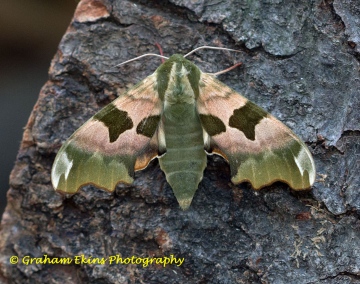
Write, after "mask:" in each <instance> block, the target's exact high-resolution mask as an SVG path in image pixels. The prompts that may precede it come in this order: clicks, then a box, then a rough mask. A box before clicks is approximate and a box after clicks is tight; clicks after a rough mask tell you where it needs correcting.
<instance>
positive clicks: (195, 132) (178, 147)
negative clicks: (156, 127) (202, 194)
mask: <svg viewBox="0 0 360 284" xmlns="http://www.w3.org/2000/svg"><path fill="white" fill-rule="evenodd" d="M184 107H185V109H184ZM180 109H181V110H180ZM179 111H181V112H182V113H183V115H181V116H178V114H179ZM163 127H164V133H165V141H166V154H165V155H164V156H162V157H161V158H160V159H159V162H160V167H161V169H162V170H163V171H164V173H165V175H166V180H167V181H168V183H169V184H170V186H171V187H172V189H173V191H174V194H175V196H176V199H177V200H178V202H179V204H180V206H181V208H182V209H184V210H185V209H187V208H188V207H189V206H190V203H191V200H192V198H193V196H194V194H195V191H196V189H197V188H198V185H199V183H200V181H201V180H202V177H203V172H204V169H205V167H206V161H207V158H206V153H205V151H204V141H203V130H202V127H201V124H200V120H199V117H198V115H197V113H196V111H195V108H194V105H192V104H183V105H182V107H181V108H180V107H179V105H175V106H171V107H168V108H167V109H166V110H165V112H164V116H163Z"/></svg>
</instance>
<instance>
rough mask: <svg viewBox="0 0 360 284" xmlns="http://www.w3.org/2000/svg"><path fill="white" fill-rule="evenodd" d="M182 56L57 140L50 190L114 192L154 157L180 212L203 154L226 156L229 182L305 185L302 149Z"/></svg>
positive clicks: (311, 173) (307, 162)
mask: <svg viewBox="0 0 360 284" xmlns="http://www.w3.org/2000/svg"><path fill="white" fill-rule="evenodd" d="M202 48H206V47H202ZM208 48H212V47H208ZM194 51H195V50H194ZM194 51H193V52H194ZM191 53H192V52H191ZM189 54H190V53H189ZM189 54H187V55H189ZM187 55H185V56H182V55H179V54H175V55H172V56H171V57H170V58H168V59H167V60H166V61H165V62H164V63H163V64H161V65H160V67H158V68H157V69H156V71H155V72H154V73H153V74H152V75H150V76H148V77H147V78H145V79H144V80H142V81H141V82H139V83H138V84H137V85H136V86H134V87H133V88H131V89H129V90H128V91H127V92H126V93H124V94H123V95H121V96H119V97H118V98H117V99H115V100H114V101H113V102H112V103H110V104H109V105H107V106H106V107H104V108H103V109H102V110H100V111H99V112H98V113H96V114H95V115H94V116H93V117H92V118H90V119H89V120H88V121H87V122H86V123H85V124H84V125H83V126H81V127H80V128H79V129H78V130H77V131H76V132H75V133H74V134H73V135H72V136H71V137H70V138H69V139H68V140H67V141H66V142H65V143H64V144H63V146H62V147H61V149H60V150H59V152H58V154H57V156H56V158H55V161H54V164H53V167H52V172H51V178H52V183H53V186H54V188H55V190H58V191H61V192H64V193H71V194H73V193H75V192H77V191H78V190H79V188H80V187H82V186H83V185H86V184H93V185H95V186H97V187H100V188H103V189H105V190H108V191H114V190H115V187H116V185H117V184H118V183H119V182H121V183H127V184H130V183H132V182H133V180H134V177H133V176H134V172H135V171H139V170H142V169H144V168H146V167H147V165H148V164H149V162H150V161H151V160H152V159H154V158H155V157H157V158H158V159H159V164H160V168H161V169H162V170H163V172H164V173H165V175H166V180H167V182H168V183H169V184H170V186H171V188H172V189H173V192H174V194H175V197H176V199H177V201H178V203H179V205H180V207H181V208H182V209H183V210H185V209H187V208H188V207H189V206H190V203H191V201H192V199H193V197H194V194H195V191H196V190H197V188H198V185H199V183H200V181H201V180H202V178H203V172H204V169H205V167H206V164H207V155H209V154H216V155H220V156H221V157H223V158H225V159H226V160H227V161H228V163H229V164H230V170H231V181H232V182H233V183H234V184H238V183H241V182H244V181H247V182H250V183H251V185H252V187H253V188H254V189H260V188H262V187H264V186H267V185H270V184H272V183H273V182H275V181H282V182H285V183H286V184H288V185H289V186H290V187H291V188H293V189H294V190H301V189H307V188H309V187H311V185H312V184H313V183H314V180H315V164H314V161H313V158H312V156H311V154H310V151H309V150H308V148H307V146H306V145H305V144H304V143H303V142H302V141H301V140H300V139H299V138H298V137H297V136H296V135H295V134H294V133H293V132H292V131H291V130H290V129H289V128H288V127H286V126H285V125H284V124H283V123H281V122H280V121H279V120H277V119H276V118H274V117H273V116H272V115H270V114H269V113H267V112H266V111H265V110H263V109H262V108H260V107H259V106H257V105H256V104H254V103H252V102H251V101H249V100H248V99H246V98H245V97H243V96H241V95H240V94H238V93H237V92H236V91H234V90H233V89H231V88H229V87H228V86H226V85H224V84H223V83H221V82H220V81H218V80H217V79H216V78H215V76H214V75H212V74H208V73H204V72H202V71H200V69H199V68H198V67H197V66H196V65H195V64H193V63H192V62H190V61H189V60H187V59H185V57H186V56H187Z"/></svg>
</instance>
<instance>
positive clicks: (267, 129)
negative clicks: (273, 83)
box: [197, 73, 315, 190]
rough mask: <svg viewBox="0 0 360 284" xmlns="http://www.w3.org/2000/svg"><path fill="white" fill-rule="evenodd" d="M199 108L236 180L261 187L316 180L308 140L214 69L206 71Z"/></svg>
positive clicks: (214, 144) (214, 145)
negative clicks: (222, 79)
mask: <svg viewBox="0 0 360 284" xmlns="http://www.w3.org/2000/svg"><path fill="white" fill-rule="evenodd" d="M200 81H201V83H200V95H199V99H198V101H197V109H198V112H199V116H200V119H201V122H202V125H203V127H204V130H205V132H206V133H207V134H208V135H209V136H210V137H209V138H210V140H209V141H208V145H207V147H208V148H209V151H212V152H213V153H215V154H218V155H221V156H223V157H224V158H225V159H227V160H228V162H229V164H230V168H231V175H232V182H233V183H241V182H243V181H249V182H250V183H251V184H252V186H253V187H254V188H255V189H259V188H261V187H264V186H266V185H269V184H271V183H273V182H275V181H282V182H285V183H287V184H288V185H289V186H290V187H291V188H293V189H295V190H300V189H307V188H309V187H310V186H311V185H312V184H313V183H314V181H315V164H314V161H313V159H312V156H311V154H310V152H309V150H308V148H307V146H306V145H305V144H304V143H303V142H302V141H301V140H300V139H299V138H298V137H297V136H296V135H295V134H294V133H293V132H292V131H291V130H290V129H289V128H287V127H286V126H285V125H284V124H283V123H281V122H280V121H278V120H277V119H276V118H274V117H273V116H272V115H270V114H268V113H267V112H266V111H264V110H263V109H262V108H260V107H258V106H257V105H255V104H254V103H252V102H251V101H249V100H247V99H246V98H244V97H242V96H241V95H239V94H238V93H236V92H235V91H234V90H232V89H230V88H229V87H227V86H226V85H224V84H222V83H221V82H220V81H218V80H216V79H215V78H214V77H213V76H211V75H209V74H205V73H202V74H201V79H200Z"/></svg>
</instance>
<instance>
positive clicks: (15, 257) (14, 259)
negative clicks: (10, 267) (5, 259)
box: [10, 255, 19, 264]
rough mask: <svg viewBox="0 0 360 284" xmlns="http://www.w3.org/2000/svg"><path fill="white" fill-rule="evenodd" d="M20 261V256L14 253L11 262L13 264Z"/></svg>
mask: <svg viewBox="0 0 360 284" xmlns="http://www.w3.org/2000/svg"><path fill="white" fill-rule="evenodd" d="M18 262H19V258H18V257H17V256H16V255H13V256H12V257H10V263H11V264H17V263H18Z"/></svg>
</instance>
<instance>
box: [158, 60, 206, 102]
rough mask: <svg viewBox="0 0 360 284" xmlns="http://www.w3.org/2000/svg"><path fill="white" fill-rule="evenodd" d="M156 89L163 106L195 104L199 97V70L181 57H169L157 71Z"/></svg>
mask: <svg viewBox="0 0 360 284" xmlns="http://www.w3.org/2000/svg"><path fill="white" fill-rule="evenodd" d="M156 72H157V83H158V84H157V87H158V91H159V95H160V98H162V99H163V101H164V104H165V105H164V106H165V108H166V106H167V105H174V104H182V103H187V104H195V100H196V99H197V97H198V95H199V79H200V70H199V68H197V67H196V66H195V65H194V64H193V63H192V62H190V61H188V60H186V59H185V58H184V57H182V56H181V55H173V56H171V57H170V58H169V59H168V60H167V61H166V62H165V63H164V64H163V65H161V66H160V67H159V68H158V69H157V71H156Z"/></svg>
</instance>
